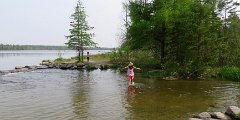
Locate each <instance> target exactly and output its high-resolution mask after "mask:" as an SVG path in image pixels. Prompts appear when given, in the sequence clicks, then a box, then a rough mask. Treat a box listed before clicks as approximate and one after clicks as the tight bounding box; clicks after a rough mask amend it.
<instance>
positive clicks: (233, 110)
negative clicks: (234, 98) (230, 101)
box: [225, 106, 240, 118]
mask: <svg viewBox="0 0 240 120" xmlns="http://www.w3.org/2000/svg"><path fill="white" fill-rule="evenodd" d="M225 114H227V115H229V116H230V117H232V118H236V117H237V115H238V114H240V108H239V107H236V106H229V107H228V108H227V111H226V112H225Z"/></svg>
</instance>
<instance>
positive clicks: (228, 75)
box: [218, 67, 240, 81]
mask: <svg viewBox="0 0 240 120" xmlns="http://www.w3.org/2000/svg"><path fill="white" fill-rule="evenodd" d="M218 76H219V77H221V78H222V79H229V80H236V81H240V69H239V68H237V67H223V68H221V70H220V71H219V73H218Z"/></svg>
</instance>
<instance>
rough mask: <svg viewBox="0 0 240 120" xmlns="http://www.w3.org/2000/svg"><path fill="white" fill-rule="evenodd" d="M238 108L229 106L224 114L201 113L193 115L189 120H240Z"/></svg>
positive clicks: (239, 109)
mask: <svg viewBox="0 0 240 120" xmlns="http://www.w3.org/2000/svg"><path fill="white" fill-rule="evenodd" d="M239 115H240V108H239V107H237V106H229V107H228V108H227V110H226V112H225V113H222V112H202V113H200V114H198V115H194V116H193V117H192V118H189V120H240V116H239Z"/></svg>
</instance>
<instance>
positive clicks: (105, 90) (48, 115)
mask: <svg viewBox="0 0 240 120" xmlns="http://www.w3.org/2000/svg"><path fill="white" fill-rule="evenodd" d="M239 91H240V85H239V83H234V82H229V81H212V80H204V81H191V80H176V81H164V80H159V79H147V78H141V77H140V76H138V75H136V79H135V86H132V87H128V83H127V78H126V76H125V73H119V72H118V71H114V70H106V71H101V70H94V71H86V70H82V71H77V70H72V71H70V70H56V69H49V70H37V71H33V72H31V73H17V74H8V75H5V76H1V77H0V116H1V120H16V119H17V120H80V119H81V120H124V119H127V120H128V119H131V120H146V119H150V120H151V119H153V120H186V119H187V118H188V117H189V116H190V115H191V114H193V113H199V112H203V111H223V112H224V111H225V110H226V107H227V106H229V105H238V106H239V105H240V92H239Z"/></svg>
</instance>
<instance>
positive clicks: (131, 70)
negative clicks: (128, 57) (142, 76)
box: [127, 68, 134, 76]
mask: <svg viewBox="0 0 240 120" xmlns="http://www.w3.org/2000/svg"><path fill="white" fill-rule="evenodd" d="M133 69H134V68H133ZM133 69H130V68H128V70H127V75H128V76H134V71H133Z"/></svg>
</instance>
